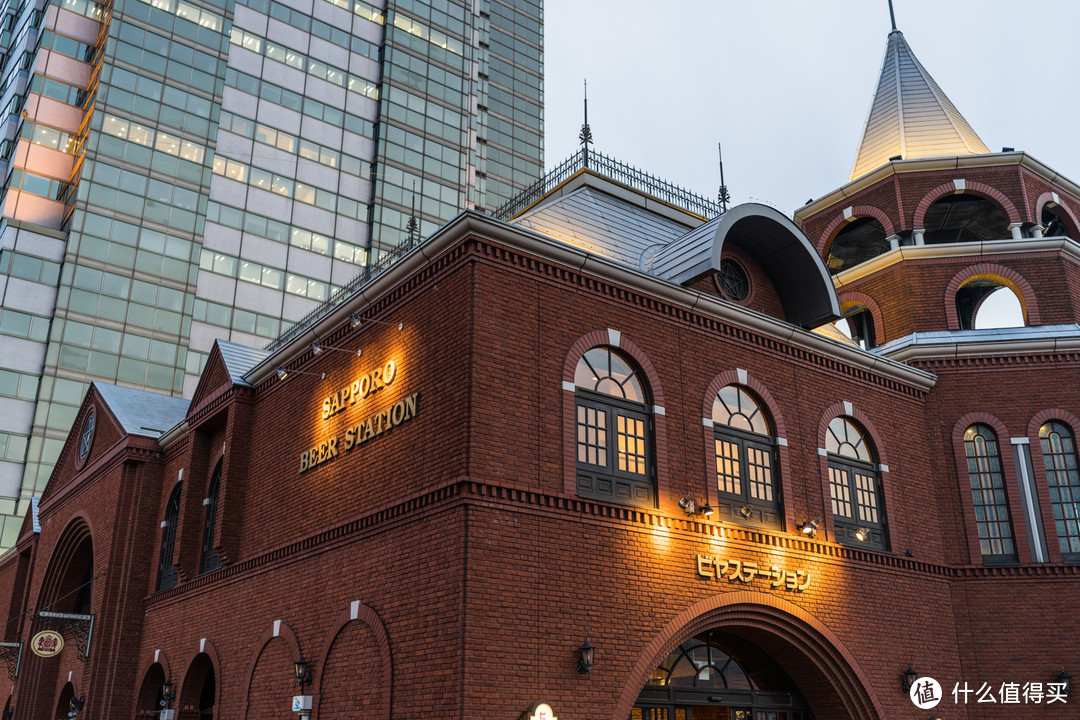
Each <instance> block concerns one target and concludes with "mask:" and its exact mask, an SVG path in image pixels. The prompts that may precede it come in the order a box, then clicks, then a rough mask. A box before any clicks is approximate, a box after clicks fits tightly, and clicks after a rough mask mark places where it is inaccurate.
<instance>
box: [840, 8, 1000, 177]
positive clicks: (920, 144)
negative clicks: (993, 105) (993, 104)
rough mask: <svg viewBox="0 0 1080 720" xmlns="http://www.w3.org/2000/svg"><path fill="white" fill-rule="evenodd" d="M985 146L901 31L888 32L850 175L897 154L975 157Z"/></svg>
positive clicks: (872, 167)
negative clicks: (867, 115) (918, 57)
mask: <svg viewBox="0 0 1080 720" xmlns="http://www.w3.org/2000/svg"><path fill="white" fill-rule="evenodd" d="M988 152H990V149H989V148H987V147H986V144H985V143H984V142H983V141H982V140H981V139H980V138H979V136H978V135H977V134H976V133H975V131H974V130H972V129H971V126H970V125H968V122H967V120H965V119H964V116H963V115H961V114H960V111H959V110H957V109H956V106H955V105H953V104H952V101H951V100H949V98H948V97H946V95H945V93H944V92H943V91H942V90H941V88H940V87H938V84H937V83H936V82H934V78H932V77H930V73H928V72H926V68H924V67H923V66H922V64H921V63H920V62H919V60H918V59H917V58H916V57H915V54H914V53H913V52H912V51H911V48H910V47H909V46H908V44H907V41H906V40H905V39H904V34H903V33H901V32H900V31H899V30H896V29H895V28H894V29H893V31H892V32H891V33H889V44H888V47H886V49H885V61H884V62H883V63H882V64H881V77H880V78H879V79H878V86H877V92H875V93H874V101H873V103H871V105H870V115H869V117H867V119H866V129H865V130H864V131H863V137H862V143H860V145H859V154H858V155H857V156H856V158H855V167H854V168H853V169H852V171H851V179H852V180H854V179H855V178H857V177H859V176H860V175H865V174H866V173H868V172H870V171H871V170H874V169H875V168H879V167H881V166H882V165H885V164H886V163H888V162H889V158H892V157H895V156H897V155H899V156H900V157H902V158H903V159H905V160H913V159H916V158H927V157H952V156H955V155H978V154H981V153H988Z"/></svg>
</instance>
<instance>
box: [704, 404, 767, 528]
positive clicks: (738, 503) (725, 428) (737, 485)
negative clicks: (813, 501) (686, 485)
mask: <svg viewBox="0 0 1080 720" xmlns="http://www.w3.org/2000/svg"><path fill="white" fill-rule="evenodd" d="M712 421H713V432H714V434H715V450H716V490H717V511H718V512H719V513H720V516H721V518H720V519H724V520H731V521H732V522H736V523H742V524H749V525H763V526H768V527H773V528H779V527H780V491H779V487H778V484H777V476H776V441H775V440H774V439H773V430H772V422H771V421H770V420H769V417H768V413H767V411H766V409H765V406H764V404H763V403H762V402H761V400H759V399H758V398H757V397H755V396H754V395H753V394H752V393H751V392H750V391H749V390H748V389H747V388H745V387H743V386H741V385H727V386H725V387H723V388H721V389H720V392H719V393H718V394H717V395H716V399H715V400H713V407H712Z"/></svg>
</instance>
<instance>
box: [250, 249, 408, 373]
mask: <svg viewBox="0 0 1080 720" xmlns="http://www.w3.org/2000/svg"><path fill="white" fill-rule="evenodd" d="M422 243H423V241H422V240H420V239H419V238H418V237H415V236H413V237H409V238H408V239H406V240H405V242H403V243H401V244H400V245H398V246H396V247H394V248H392V249H390V250H383V251H382V252H381V253H380V255H379V259H378V260H377V261H376V262H375V263H373V264H371V265H365V266H364V268H363V270H361V271H360V273H359V274H358V275H357V276H356V277H354V278H353V279H352V280H350V281H349V282H347V283H345V284H344V285H342V286H341V287H339V288H338V289H337V290H335V291H334V293H333V294H332V295H330V297H329V298H327V299H326V300H325V301H323V303H322V304H320V305H317V306H316V307H314V308H312V310H311V311H310V312H309V313H308V314H307V315H305V316H304V317H302V318H300V319H299V320H297V321H296V323H295V324H293V326H292V327H290V328H289V329H288V330H286V331H285V332H283V333H281V334H280V335H278V336H277V337H276V338H274V339H273V340H271V341H270V342H269V343H267V344H266V346H265V347H264V348H263V349H264V350H268V351H270V352H274V351H276V350H278V349H280V348H282V347H284V346H286V345H288V344H289V343H290V342H292V341H293V340H294V339H295V338H297V337H299V336H301V335H303V334H304V333H305V332H307V331H308V329H309V328H310V327H311V326H312V325H314V324H315V322H316V321H318V320H319V319H320V318H322V317H324V316H325V315H326V314H327V313H329V312H330V311H331V310H333V309H334V308H335V307H337V306H338V305H340V304H341V303H343V302H345V301H346V300H347V299H349V298H350V297H352V296H353V295H354V294H355V293H356V291H357V290H358V289H359V288H360V287H362V286H364V285H367V284H368V283H369V282H371V281H372V280H374V279H375V278H377V277H378V276H379V275H382V274H383V272H385V271H386V269H387V268H388V267H390V266H391V265H393V264H394V263H396V262H397V261H398V260H400V259H401V258H402V257H404V256H405V255H408V254H409V252H410V251H411V250H413V249H414V248H417V247H419V246H420V245H421V244H422Z"/></svg>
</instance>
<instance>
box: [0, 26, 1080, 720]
mask: <svg viewBox="0 0 1080 720" xmlns="http://www.w3.org/2000/svg"><path fill="white" fill-rule="evenodd" d="M890 63H894V65H890ZM916 66H917V61H915V60H914V56H913V55H912V54H911V51H910V49H909V48H908V47H907V45H906V43H904V42H903V38H902V36H900V35H899V33H898V32H894V33H893V35H891V36H890V50H889V53H888V54H887V55H886V67H885V68H884V70H883V73H882V86H881V87H879V90H878V97H879V98H880V97H882V96H883V94H886V93H889V92H890V89H889V87H888V82H891V81H896V78H897V77H902V78H903V85H902V87H898V88H896V87H894V88H892V90H893V91H896V92H893V95H894V96H895V97H901V98H904V100H903V102H901V103H900V104H899V106H896V105H895V104H894V106H893V107H892V108H891V109H889V108H887V107H886V106H885V104H884V103H878V102H877V100H875V107H874V109H873V110H872V112H871V115H870V120H869V121H868V124H867V134H866V137H864V139H863V145H864V147H865V148H872V149H874V151H875V152H878V151H879V150H880V149H881V147H884V148H885V149H884V151H883V152H884V153H885V154H884V155H882V156H881V157H882V158H888V159H885V160H883V161H875V162H876V164H873V166H872V169H870V170H862V169H859V168H860V167H861V166H860V165H859V164H858V163H857V165H856V168H857V170H858V172H859V174H858V176H857V177H854V178H853V179H852V180H851V182H849V183H848V184H847V185H845V186H844V187H843V188H840V189H839V190H837V191H835V192H833V193H830V194H828V195H826V196H824V197H823V198H821V199H819V200H817V201H815V202H813V203H811V204H809V205H807V206H806V207H804V208H803V209H801V210H800V211H799V213H798V214H797V216H796V218H795V221H794V222H793V221H792V220H790V219H788V218H786V217H785V216H783V215H782V214H781V213H779V212H777V211H776V210H773V209H771V208H768V207H765V206H759V205H740V206H737V207H734V208H732V209H730V210H727V211H726V212H720V210H719V209H718V208H716V207H714V206H713V205H712V204H711V203H710V202H709V201H707V200H704V199H702V198H697V197H694V196H692V195H690V194H688V193H686V192H685V191H682V190H680V189H679V188H676V187H674V186H671V185H668V184H666V183H663V182H661V181H659V180H656V179H655V178H651V177H648V176H643V175H640V174H636V173H634V172H632V171H631V170H630V169H629V168H626V167H624V166H621V165H619V164H618V163H616V162H614V161H611V160H609V159H608V158H606V157H604V156H602V155H598V154H595V153H593V154H586V153H584V152H583V153H582V155H580V156H578V157H576V158H573V159H572V160H571V161H569V162H568V163H566V164H564V165H563V166H561V167H560V168H558V169H557V170H556V171H555V172H554V173H553V174H552V175H551V176H549V177H548V178H547V179H546V180H545V181H544V182H543V183H541V184H539V185H538V186H537V187H536V188H534V189H533V192H532V193H531V194H528V195H526V196H524V197H523V198H522V199H521V207H520V212H518V213H517V214H516V217H515V218H514V219H513V221H512V222H504V221H502V220H500V219H496V218H492V217H487V216H484V215H480V214H477V213H473V212H466V213H463V214H461V215H459V216H458V217H457V218H455V219H454V220H453V221H451V222H450V223H449V224H447V225H446V226H444V227H443V228H441V229H440V230H438V231H437V232H436V233H434V234H433V235H431V236H430V237H429V238H427V239H426V240H425V241H424V242H423V243H421V244H420V245H419V246H418V247H416V248H415V249H414V250H413V251H411V252H410V253H408V254H407V255H405V256H404V257H403V258H401V259H400V260H399V261H398V262H396V263H394V264H392V265H389V266H387V267H385V268H383V269H381V271H379V272H376V273H373V275H372V277H371V279H370V280H369V281H368V282H367V283H366V284H364V285H363V286H360V287H357V288H353V289H352V290H351V291H350V292H348V293H343V294H342V295H341V296H339V297H335V298H333V299H332V300H331V301H330V302H329V303H327V304H326V305H324V306H323V307H322V308H320V309H319V310H318V311H317V312H316V313H314V314H313V315H312V316H310V317H309V318H307V319H306V320H305V321H304V322H302V323H300V324H299V325H297V326H296V327H295V328H294V329H293V330H291V331H290V332H289V333H287V334H286V335H284V336H282V337H281V338H279V339H278V340H277V341H275V342H274V343H273V344H271V345H270V346H268V347H267V348H265V349H262V350H253V349H249V348H245V347H242V346H240V345H237V344H234V343H229V342H223V341H219V342H218V343H217V344H216V345H215V347H214V349H213V351H212V353H211V356H210V358H209V360H208V362H207V366H206V369H205V371H204V372H203V374H202V376H201V378H200V381H199V384H198V387H197V389H196V392H195V394H194V397H193V398H192V400H191V402H190V404H188V403H186V402H185V401H181V400H175V399H170V398H162V397H160V396H157V395H153V394H152V393H148V392H145V391H141V390H135V389H129V388H120V387H115V386H111V385H104V384H95V385H94V386H93V387H92V389H91V390H90V392H89V393H88V395H87V397H86V399H85V401H84V403H83V406H82V408H81V410H80V412H79V415H78V417H77V419H76V422H75V425H74V430H73V432H72V434H71V436H70V437H69V438H68V441H67V444H66V445H65V447H64V450H63V451H62V453H61V455H60V459H59V462H58V464H57V467H56V471H55V473H54V475H53V476H52V479H51V481H50V483H49V485H48V487H47V488H46V491H45V493H44V495H43V497H42V499H41V501H40V504H39V505H38V506H37V507H36V508H35V512H34V513H33V514H32V516H31V517H28V519H27V522H26V525H25V527H24V529H23V532H22V535H21V537H20V539H19V542H18V544H17V546H16V547H15V548H14V549H13V550H12V551H11V552H10V553H8V554H7V555H6V556H5V557H4V558H3V560H0V610H2V611H4V616H5V617H6V618H8V622H7V624H6V625H5V629H4V637H3V641H4V645H2V646H0V657H3V658H4V659H5V661H6V663H7V670H8V673H7V680H0V693H4V695H3V697H6V700H5V702H6V703H7V705H6V710H10V711H12V716H13V717H15V718H17V719H20V718H56V717H65V716H67V715H68V713H71V712H74V713H75V714H76V716H78V715H85V716H87V717H95V718H96V717H101V718H105V717H110V718H112V717H147V718H149V717H162V718H168V717H174V718H200V717H202V718H208V717H213V718H267V717H271V716H277V717H285V716H287V715H286V713H289V712H291V708H292V703H293V697H294V696H297V695H299V696H301V697H310V699H311V709H310V711H309V710H303V711H302V713H301V714H304V713H308V712H310V714H311V716H312V717H315V718H327V719H329V718H345V717H372V718H390V717H396V718H405V717H440V716H449V717H458V718H473V717H500V718H516V717H519V716H526V717H536V718H542V717H548V718H550V717H552V716H553V715H555V716H557V717H559V718H563V719H564V720H566V719H573V718H611V719H612V720H624V719H625V718H641V719H643V720H646V719H647V720H711V719H715V718H725V719H729V720H807V719H808V718H817V719H818V720H826V719H832V718H853V719H859V720H863V719H865V720H872V719H875V720H876V719H882V718H911V717H920V718H921V717H939V716H940V717H946V718H963V719H972V720H974V719H976V718H996V717H1002V716H1003V715H1004V714H1005V713H1006V712H1007V713H1008V714H1009V715H1013V716H1018V717H1030V718H1071V717H1075V716H1076V710H1075V703H1076V700H1075V698H1074V696H1070V695H1069V689H1070V688H1069V675H1070V674H1073V675H1075V674H1076V673H1077V672H1078V671H1080V667H1078V663H1080V655H1078V643H1077V640H1076V637H1077V634H1078V630H1080V620H1078V615H1077V612H1076V607H1077V606H1076V601H1075V598H1076V595H1077V592H1078V591H1080V562H1078V561H1080V529H1078V527H1077V519H1076V518H1077V514H1076V513H1077V506H1078V503H1080V477H1078V471H1077V455H1076V448H1075V434H1076V432H1078V431H1080V417H1078V416H1080V393H1078V392H1077V388H1078V387H1080V325H1078V319H1080V267H1078V260H1080V245H1078V244H1077V239H1078V238H1080V232H1078V226H1077V222H1076V213H1077V212H1080V188H1078V187H1077V186H1076V185H1075V184H1074V183H1072V182H1071V181H1069V180H1067V179H1065V178H1062V177H1061V176H1059V175H1057V174H1056V173H1054V172H1053V171H1052V170H1050V169H1049V168H1048V167H1047V166H1045V165H1043V164H1042V163H1040V162H1038V161H1037V160H1035V159H1034V158H1031V157H1030V156H1028V155H1026V154H1024V153H1022V152H1002V153H990V152H988V151H987V150H986V148H985V146H982V147H981V148H978V147H975V148H972V147H967V148H960V147H954V146H950V145H946V144H943V143H944V141H941V142H938V141H940V140H941V138H942V137H943V136H944V135H943V133H944V132H945V131H944V130H941V131H940V132H938V131H934V132H930V133H929V135H927V136H926V137H924V138H923V139H922V140H920V142H922V143H923V144H924V145H925V146H926V147H929V148H931V150H933V148H941V147H947V149H948V150H947V151H948V153H949V155H948V157H941V156H940V153H939V154H936V155H935V154H930V155H921V154H920V152H922V150H924V149H925V148H923V146H922V145H919V143H916V142H914V141H913V138H916V137H918V134H917V132H915V131H914V130H912V129H911V128H904V129H903V130H902V131H898V132H896V133H895V138H898V140H897V142H899V143H900V144H899V145H898V146H893V145H891V144H890V143H892V142H893V139H890V136H889V132H888V131H887V127H888V123H889V121H890V120H896V121H897V122H899V123H901V124H900V125H898V126H897V127H899V128H903V125H902V123H903V122H905V121H906V119H910V118H912V117H915V116H916V115H917V116H918V118H919V120H918V122H920V123H921V124H922V127H924V128H925V127H926V126H927V125H928V124H929V125H933V121H934V119H935V118H937V119H942V123H943V124H942V125H941V127H946V126H947V127H952V128H954V129H955V128H957V127H959V124H958V122H957V121H956V120H955V118H953V117H952V113H954V112H955V108H952V107H951V103H950V104H947V105H946V103H944V102H941V101H939V100H934V97H935V93H940V89H938V88H937V86H936V85H935V84H933V83H932V81H929V76H928V75H925V71H923V70H922V68H921V66H918V67H916ZM896 67H901V68H909V69H911V68H915V69H916V70H917V71H918V72H916V71H912V72H907V73H897V72H892V71H890V68H893V69H895V68H896ZM890 78H892V80H890ZM896 82H899V81H896ZM920 83H921V84H920ZM932 100H933V101H934V102H936V103H937V108H938V110H937V111H936V112H935V111H932V109H931V110H926V111H925V112H923V113H922V114H921V115H920V114H918V113H914V112H910V111H912V110H914V109H915V108H913V107H911V106H910V103H916V104H918V103H919V102H924V101H925V102H924V105H919V107H920V108H922V109H923V110H925V108H926V107H930V106H931V105H932V104H933V103H932V102H931V101H932ZM946 100H947V99H946ZM905 103H909V104H905ZM956 115H958V113H956ZM961 119H962V118H961ZM964 126H966V123H964ZM882 128H886V130H883V129H882ZM968 129H969V130H970V128H968ZM966 133H967V131H964V133H963V134H965V135H966ZM971 134H972V135H973V134H974V133H973V132H972V133H971ZM967 140H968V141H969V142H970V138H968V139H967ZM980 144H981V141H980ZM860 156H861V153H860ZM995 292H1008V293H1012V294H1013V296H1014V297H1015V298H1016V301H1017V304H1018V306H1019V308H1020V315H1021V316H1022V325H1020V326H1017V327H1011V328H1005V329H985V328H982V327H981V323H980V320H979V315H980V312H981V311H982V310H983V309H984V307H985V306H986V303H987V302H988V298H990V297H991V296H992V295H993V294H994V293H995ZM844 330H846V333H845V332H844ZM42 633H44V634H42ZM60 641H62V642H63V643H64V647H63V649H61V650H60V652H59V653H58V654H54V655H52V656H51V657H44V656H42V655H49V654H50V653H55V651H56V650H57V647H58V646H59V645H60ZM301 657H302V658H304V659H305V661H306V668H305V669H304V672H303V673H302V675H303V679H304V680H305V681H310V682H305V683H298V682H297V679H296V675H295V674H294V669H295V666H294V661H296V660H297V659H298V658H301ZM927 677H932V678H934V679H936V680H937V681H938V682H939V683H940V686H941V687H940V690H939V691H938V694H939V696H941V697H942V701H941V704H939V705H937V706H936V707H935V708H932V709H931V708H927V709H925V710H921V709H918V708H916V707H915V706H914V705H913V704H912V702H913V701H912V699H911V698H910V697H909V689H910V688H911V687H914V688H915V689H916V690H917V691H921V692H922V693H923V697H922V698H920V699H925V695H926V690H927V687H928V686H927V684H926V683H927V681H926V680H925V678H927ZM166 688H167V689H166ZM966 690H967V691H970V692H968V693H966V694H965V691H966ZM918 694H919V693H918V692H916V695H918ZM987 698H993V699H994V702H993V704H991V703H990V702H989V701H988V700H987ZM980 700H981V702H980ZM301 704H303V703H301ZM1005 704H1009V705H1010V707H1008V708H1004V707H1003V705H1005Z"/></svg>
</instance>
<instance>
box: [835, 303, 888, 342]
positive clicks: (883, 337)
mask: <svg viewBox="0 0 1080 720" xmlns="http://www.w3.org/2000/svg"><path fill="white" fill-rule="evenodd" d="M854 305H861V306H863V307H864V308H866V309H867V310H869V311H870V317H872V318H873V319H874V340H875V342H876V343H877V344H878V345H884V344H885V343H887V342H888V341H889V336H888V334H886V332H885V316H883V315H882V314H881V308H880V307H879V306H878V304H877V301H876V300H874V298H872V297H870V296H869V295H867V294H866V293H864V292H859V291H857V290H848V291H847V292H843V293H840V312H841V317H843V313H844V312H846V311H847V309H848V308H851V307H852V306H854Z"/></svg>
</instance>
